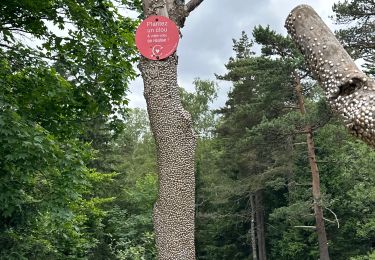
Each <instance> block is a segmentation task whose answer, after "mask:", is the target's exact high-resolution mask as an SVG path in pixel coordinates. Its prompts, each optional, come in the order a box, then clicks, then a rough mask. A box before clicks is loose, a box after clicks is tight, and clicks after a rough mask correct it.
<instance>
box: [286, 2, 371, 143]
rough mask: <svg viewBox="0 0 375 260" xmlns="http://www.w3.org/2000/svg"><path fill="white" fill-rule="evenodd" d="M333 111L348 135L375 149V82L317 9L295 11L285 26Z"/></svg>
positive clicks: (300, 7) (304, 6)
mask: <svg viewBox="0 0 375 260" xmlns="http://www.w3.org/2000/svg"><path fill="white" fill-rule="evenodd" d="M285 27H286V28H287V30H288V33H289V34H290V35H291V37H292V39H293V40H294V42H295V43H296V45H297V46H298V48H299V49H300V50H301V52H302V53H303V54H304V56H305V59H306V61H307V64H308V66H309V67H310V69H311V71H312V72H313V74H314V77H315V79H317V80H318V81H319V83H320V84H321V85H322V87H323V89H324V90H325V94H326V97H327V99H328V101H329V104H330V106H331V108H332V109H333V110H335V111H336V112H337V113H338V114H340V115H341V116H342V117H343V118H344V121H345V124H346V127H347V128H348V129H349V131H350V132H351V133H352V134H354V135H356V136H357V137H359V138H360V139H362V140H363V141H365V142H366V143H368V144H370V145H371V146H373V147H374V146H375V127H374V126H375V81H374V80H373V79H371V78H369V77H368V76H367V75H366V74H365V73H363V72H362V71H361V70H360V69H359V68H358V67H357V66H356V65H355V63H354V61H353V60H352V59H351V57H350V56H349V54H348V53H347V52H346V51H345V49H344V48H343V47H342V45H341V44H340V43H339V41H338V40H337V39H336V37H335V35H334V34H333V33H332V32H331V30H330V29H329V28H328V26H327V25H326V24H325V23H324V22H323V20H322V19H321V18H320V17H319V15H318V14H317V13H316V12H315V11H314V9H313V8H312V7H310V6H308V5H299V6H297V7H296V8H294V9H293V10H292V11H291V12H290V14H289V16H288V18H287V20H286V23H285Z"/></svg>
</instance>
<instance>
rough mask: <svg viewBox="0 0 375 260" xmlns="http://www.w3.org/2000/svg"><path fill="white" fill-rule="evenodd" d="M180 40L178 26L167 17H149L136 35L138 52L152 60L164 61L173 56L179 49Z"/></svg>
mask: <svg viewBox="0 0 375 260" xmlns="http://www.w3.org/2000/svg"><path fill="white" fill-rule="evenodd" d="M178 40H179V31H178V28H177V26H176V24H175V23H174V22H173V21H172V20H170V19H169V18H167V17H165V16H156V15H153V16H149V17H148V18H147V19H145V20H144V21H143V22H142V23H141V24H140V25H139V27H138V29H137V32H136V33H135V43H136V45H137V48H138V50H139V51H140V52H141V54H142V55H143V56H145V57H146V58H148V59H151V60H162V59H165V58H167V57H168V56H170V55H172V54H173V53H174V52H175V51H176V49H177V45H178Z"/></svg>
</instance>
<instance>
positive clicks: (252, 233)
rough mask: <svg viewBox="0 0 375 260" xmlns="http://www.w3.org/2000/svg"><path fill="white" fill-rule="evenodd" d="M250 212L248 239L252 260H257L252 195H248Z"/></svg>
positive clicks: (254, 209)
mask: <svg viewBox="0 0 375 260" xmlns="http://www.w3.org/2000/svg"><path fill="white" fill-rule="evenodd" d="M250 210H251V219H250V221H251V223H250V238H251V250H252V252H253V260H258V256H257V241H256V236H255V211H256V208H255V202H254V194H253V193H251V194H250Z"/></svg>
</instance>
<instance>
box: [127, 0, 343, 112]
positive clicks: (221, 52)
mask: <svg viewBox="0 0 375 260" xmlns="http://www.w3.org/2000/svg"><path fill="white" fill-rule="evenodd" d="M187 1H188V0H186V1H185V2H187ZM335 2H338V0H305V1H303V0H204V1H203V3H202V4H201V5H200V6H199V7H198V8H197V9H195V10H194V11H193V12H192V13H191V14H190V16H189V17H188V18H187V20H186V22H185V27H184V28H183V29H182V35H183V37H182V39H180V43H179V46H178V49H177V54H178V55H179V65H178V84H179V85H180V86H182V87H184V88H185V89H187V90H188V91H193V89H194V86H193V84H192V82H193V80H194V79H195V78H201V79H210V80H216V79H215V75H214V74H215V73H216V74H224V73H225V71H226V70H225V66H224V64H225V63H227V61H228V59H229V57H231V56H232V55H233V51H232V43H233V42H232V39H233V38H234V39H238V38H239V37H240V35H241V32H242V31H245V32H246V33H247V34H248V35H249V36H251V31H252V29H253V28H254V26H257V25H262V26H267V25H270V27H271V28H272V29H273V30H276V31H277V32H279V33H282V34H286V29H285V28H284V21H285V18H286V17H287V16H288V14H289V12H290V11H291V10H292V9H293V8H294V7H296V6H297V5H299V4H308V5H310V6H312V7H313V8H314V9H315V11H316V12H317V13H318V14H319V15H320V16H321V17H322V19H323V20H324V21H325V22H326V23H327V24H328V26H329V27H330V28H332V27H333V22H332V20H331V19H330V18H329V16H330V15H332V14H333V13H332V5H333V3H335ZM217 83H218V85H219V89H220V90H219V97H218V99H217V101H216V102H215V104H214V106H215V107H220V106H223V105H224V103H225V101H226V99H227V92H228V90H229V89H230V84H229V83H227V82H223V81H217ZM128 99H129V105H130V107H133V108H134V107H142V108H145V107H146V103H145V100H144V97H143V82H142V79H141V78H140V77H139V78H137V79H136V80H135V81H133V82H131V84H130V93H129V95H128Z"/></svg>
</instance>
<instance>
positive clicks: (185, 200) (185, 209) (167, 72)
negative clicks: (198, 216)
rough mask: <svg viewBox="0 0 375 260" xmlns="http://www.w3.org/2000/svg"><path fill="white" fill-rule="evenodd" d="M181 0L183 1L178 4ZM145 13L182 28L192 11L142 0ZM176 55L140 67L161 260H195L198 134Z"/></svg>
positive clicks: (167, 0)
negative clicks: (154, 169)
mask: <svg viewBox="0 0 375 260" xmlns="http://www.w3.org/2000/svg"><path fill="white" fill-rule="evenodd" d="M177 2H181V3H182V4H177ZM143 8H144V12H145V16H146V17H148V16H150V15H163V16H166V17H169V18H170V19H172V20H173V21H174V22H175V23H176V24H177V25H178V26H179V27H180V28H181V27H182V26H183V23H184V21H185V18H186V17H187V15H188V12H187V11H186V10H187V8H186V6H185V5H184V4H183V1H174V0H143ZM177 64H178V58H177V55H176V54H174V55H172V56H170V57H168V58H166V59H164V60H160V61H152V60H148V59H146V58H144V57H142V58H141V60H140V63H139V69H140V71H141V73H142V78H143V82H144V96H145V99H146V103H147V111H148V115H149V118H150V125H151V130H152V132H153V135H154V138H155V142H156V148H157V165H158V174H159V193H158V198H157V201H156V203H155V206H154V212H153V222H154V230H155V237H156V247H157V250H158V259H162V260H185V259H186V260H191V259H195V247H194V208H195V176H194V158H195V148H196V138H195V134H194V133H193V128H192V120H191V116H190V115H189V113H188V112H186V111H185V110H184V109H183V107H182V104H181V101H180V96H179V91H178V85H177Z"/></svg>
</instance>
